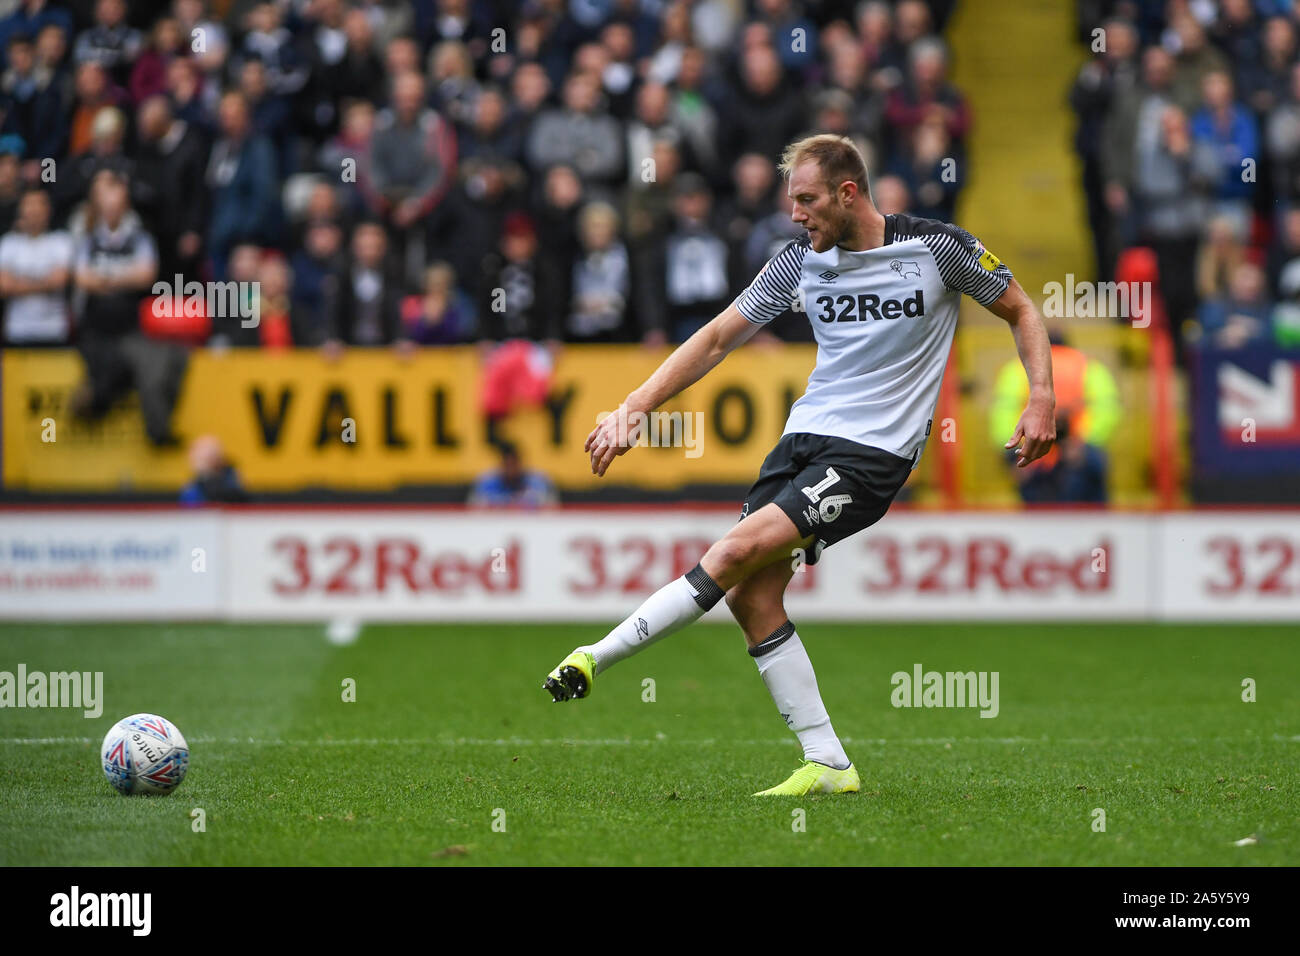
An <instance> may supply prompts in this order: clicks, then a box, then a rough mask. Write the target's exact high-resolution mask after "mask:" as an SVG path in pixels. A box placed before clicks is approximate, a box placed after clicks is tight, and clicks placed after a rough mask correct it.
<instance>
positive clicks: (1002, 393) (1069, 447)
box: [989, 328, 1123, 504]
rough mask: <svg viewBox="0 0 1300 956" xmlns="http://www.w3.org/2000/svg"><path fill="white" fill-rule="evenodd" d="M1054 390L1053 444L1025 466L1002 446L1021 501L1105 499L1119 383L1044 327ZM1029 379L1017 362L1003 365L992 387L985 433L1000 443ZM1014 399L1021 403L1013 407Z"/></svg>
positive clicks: (1120, 410)
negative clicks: (1054, 430) (1019, 463)
mask: <svg viewBox="0 0 1300 956" xmlns="http://www.w3.org/2000/svg"><path fill="white" fill-rule="evenodd" d="M1048 338H1049V340H1050V341H1051V343H1052V381H1053V383H1054V387H1055V390H1056V433H1057V444H1056V447H1054V448H1053V449H1052V450H1051V452H1050V453H1049V454H1048V455H1047V456H1046V457H1044V458H1042V459H1039V460H1038V461H1036V462H1033V463H1031V464H1030V465H1029V466H1028V467H1025V468H1019V467H1016V464H1015V462H1016V458H1015V455H1014V454H1012V453H1008V452H1005V449H1004V450H1003V453H1004V454H1003V457H1004V460H1005V461H1006V463H1007V465H1008V467H1009V468H1010V470H1011V474H1012V476H1013V477H1014V478H1015V481H1016V484H1017V487H1018V488H1019V491H1020V497H1021V500H1023V501H1024V502H1025V503H1026V504H1044V503H1049V502H1061V503H1093V504H1103V503H1105V501H1106V500H1107V489H1106V475H1107V470H1108V463H1107V457H1106V446H1107V444H1108V443H1109V442H1110V440H1111V438H1112V437H1113V436H1114V434H1115V430H1116V429H1117V428H1118V427H1119V423H1120V421H1121V419H1122V417H1123V405H1122V403H1121V401H1120V395H1119V387H1118V386H1117V385H1116V382H1115V377H1114V375H1113V374H1112V373H1111V371H1110V369H1108V368H1107V367H1106V366H1105V364H1104V363H1102V362H1100V361H1098V360H1097V359H1094V358H1091V357H1089V356H1088V355H1086V354H1085V353H1083V352H1081V351H1079V350H1078V349H1076V348H1073V347H1071V346H1070V345H1069V344H1068V343H1067V341H1066V338H1065V334H1064V332H1063V331H1062V330H1061V329H1060V328H1052V329H1049V330H1048ZM1028 394H1029V381H1028V379H1026V378H1025V372H1024V369H1023V368H1022V367H1021V366H1020V364H1019V363H1018V362H1015V361H1011V362H1008V363H1007V364H1005V365H1003V366H1002V368H1001V370H1000V371H999V372H998V375H997V378H996V380H995V382H994V386H993V401H992V403H991V405H990V407H989V437H990V438H991V439H992V440H994V441H996V442H997V443H998V444H999V446H1000V445H1001V444H1002V442H1003V440H1004V439H1005V437H1006V436H1007V435H1010V434H1012V432H1014V431H1015V428H1016V421H1017V419H1018V418H1019V416H1020V410H1021V409H1022V408H1023V407H1024V398H1025V396H1027V395H1028ZM1016 402H1019V403H1020V405H1019V406H1016V407H1013V406H1015V403H1016Z"/></svg>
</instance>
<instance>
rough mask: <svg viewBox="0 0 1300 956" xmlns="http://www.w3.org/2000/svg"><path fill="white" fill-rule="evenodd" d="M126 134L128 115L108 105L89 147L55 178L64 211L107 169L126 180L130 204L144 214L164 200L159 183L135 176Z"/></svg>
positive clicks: (57, 199) (57, 198) (99, 115)
mask: <svg viewBox="0 0 1300 956" xmlns="http://www.w3.org/2000/svg"><path fill="white" fill-rule="evenodd" d="M126 133H127V125H126V117H125V116H124V115H123V114H122V111H121V110H119V109H117V108H116V107H113V106H106V107H104V108H103V109H101V110H100V111H99V112H98V113H97V114H96V115H95V121H94V122H93V123H91V126H90V149H88V150H86V152H84V153H82V154H81V155H80V156H77V157H74V158H73V159H71V160H69V161H68V162H67V163H66V164H64V169H63V170H62V173H61V175H60V176H59V177H58V179H56V181H55V190H54V199H55V202H56V203H57V205H58V209H59V212H60V213H61V214H65V213H67V212H68V211H69V210H71V209H72V207H73V206H75V205H76V204H77V203H79V202H81V201H82V200H83V199H85V198H86V193H87V192H88V191H89V189H90V183H91V181H92V180H93V179H94V178H95V174H96V173H98V172H99V171H100V170H104V169H111V170H112V171H113V172H115V173H117V174H118V175H120V176H121V177H122V178H123V179H124V180H126V182H127V184H128V188H129V189H130V193H131V203H132V205H133V206H134V207H135V208H136V209H137V211H139V212H140V213H141V214H142V215H149V214H151V213H152V212H153V210H154V208H155V207H156V205H157V204H158V203H159V202H160V201H162V197H160V196H159V194H158V189H157V184H156V183H154V182H150V181H148V180H146V179H144V178H143V177H141V176H138V175H136V164H135V160H133V159H131V158H130V157H129V156H127V155H126V153H125V151H124V150H123V143H124V142H125V140H126ZM170 200H171V197H168V201H170Z"/></svg>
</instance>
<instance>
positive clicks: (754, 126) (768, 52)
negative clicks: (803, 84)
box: [721, 46, 808, 163]
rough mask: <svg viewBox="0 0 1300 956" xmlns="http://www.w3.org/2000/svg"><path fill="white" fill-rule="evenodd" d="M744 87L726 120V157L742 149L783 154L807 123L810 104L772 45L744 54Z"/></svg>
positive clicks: (730, 156) (753, 49)
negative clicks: (791, 80) (790, 78)
mask: <svg viewBox="0 0 1300 956" xmlns="http://www.w3.org/2000/svg"><path fill="white" fill-rule="evenodd" d="M741 69H742V80H741V85H740V89H739V90H738V91H737V92H736V95H735V96H734V97H733V98H732V101H731V102H730V103H729V104H728V105H727V109H726V112H725V113H724V114H723V115H724V120H723V123H724V125H723V129H722V130H721V133H722V140H723V157H724V159H725V161H726V162H727V163H732V162H734V161H735V160H736V158H737V157H739V156H740V154H741V153H761V154H762V155H764V156H779V155H780V153H781V150H782V149H783V148H784V147H785V145H786V144H787V143H789V142H790V140H791V139H793V138H794V137H795V136H796V135H797V134H798V133H799V132H800V131H802V130H803V128H804V126H805V124H806V123H807V109H808V104H807V103H806V102H805V101H804V96H803V94H802V92H801V91H800V90H799V88H798V86H797V85H796V84H793V83H791V82H788V81H787V79H786V77H785V74H784V72H783V70H782V68H781V59H780V57H779V56H778V55H777V53H776V51H775V50H773V49H772V48H771V47H770V46H754V47H751V48H749V49H747V50H745V51H744V53H742V54H741Z"/></svg>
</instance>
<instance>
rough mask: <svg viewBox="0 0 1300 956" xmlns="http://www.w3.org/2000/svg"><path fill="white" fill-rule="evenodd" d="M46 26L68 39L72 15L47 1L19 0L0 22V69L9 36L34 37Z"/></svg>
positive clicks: (71, 25)
mask: <svg viewBox="0 0 1300 956" xmlns="http://www.w3.org/2000/svg"><path fill="white" fill-rule="evenodd" d="M48 26H56V27H58V28H59V29H60V30H62V31H63V35H64V37H70V36H71V35H72V29H73V22H72V14H71V13H69V12H68V11H67V10H65V9H64V8H63V7H62V6H57V5H55V4H53V3H50V2H48V0H19V3H18V5H17V7H16V8H15V9H14V10H13V12H12V13H11V14H9V16H7V17H5V18H4V19H3V20H0V68H3V67H5V66H6V65H7V64H6V63H5V62H4V55H5V50H7V49H8V46H9V38H10V37H11V36H13V35H14V34H15V33H21V34H22V35H23V36H27V37H35V36H37V35H38V34H39V33H40V32H41V31H42V30H44V29H45V28H46V27H48Z"/></svg>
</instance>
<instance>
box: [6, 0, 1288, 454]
mask: <svg viewBox="0 0 1300 956" xmlns="http://www.w3.org/2000/svg"><path fill="white" fill-rule="evenodd" d="M950 6H951V2H950V0H929V2H924V0H895V2H884V0H865V2H855V0H821V2H806V3H804V2H799V0H522V2H504V0H475V2H470V0H409V2H395V0H275V2H265V0H132V2H131V3H130V4H128V3H126V2H125V0H73V2H68V3H55V2H52V0H0V235H3V238H2V239H0V294H3V296H4V298H5V300H6V301H5V307H6V314H5V320H4V337H5V340H6V342H8V343H10V344H23V345H46V344H55V345H63V344H68V343H76V344H77V345H78V347H79V348H81V350H82V352H83V354H84V355H85V356H86V359H87V367H88V369H89V370H90V380H89V382H88V385H87V388H86V389H85V390H84V393H83V394H81V395H80V396H79V397H78V402H79V406H80V407H81V409H82V410H83V411H85V412H87V413H88V414H93V413H95V411H96V410H97V409H102V408H103V407H105V406H106V404H107V403H111V402H112V401H113V400H114V398H115V396H116V395H118V394H120V392H121V390H122V389H123V388H125V387H128V386H129V385H130V384H132V383H133V384H134V385H135V386H136V387H139V388H140V389H141V392H142V396H143V393H144V391H145V388H146V382H147V383H148V386H147V387H148V389H149V391H150V392H151V393H152V394H153V396H154V399H155V402H154V404H155V405H156V414H155V415H154V416H153V417H154V420H153V422H152V423H151V425H150V434H151V436H152V437H154V438H155V440H158V441H165V440H166V439H167V435H166V422H165V410H166V407H167V405H168V402H169V401H170V400H171V398H173V397H174V392H175V388H176V380H177V377H178V376H179V375H180V374H182V373H183V354H180V353H178V351H177V350H178V349H183V347H184V346H187V345H195V344H202V343H207V344H213V345H216V344H225V345H232V346H249V347H284V346H291V345H292V346H307V347H320V348H323V349H326V350H328V351H329V352H331V353H337V352H338V350H340V349H343V348H346V347H348V346H377V345H396V346H398V347H399V348H402V349H409V348H412V347H418V346H436V345H443V344H454V343H468V342H483V343H493V342H502V341H505V340H508V339H523V340H531V341H534V342H546V343H548V345H549V346H550V347H551V348H552V349H554V348H558V347H561V343H570V342H643V343H646V344H648V345H659V344H663V343H669V342H680V341H682V340H683V339H684V338H686V337H687V336H689V335H690V334H691V333H692V332H693V331H694V330H695V329H697V328H698V327H699V326H700V325H701V324H703V323H704V322H705V321H707V320H708V319H710V318H711V317H712V316H713V315H714V314H716V312H718V311H719V310H720V309H721V308H722V307H723V306H725V304H726V303H727V302H728V301H730V299H731V298H732V297H734V295H735V294H736V293H737V292H738V291H739V289H741V288H743V286H744V285H745V284H747V283H748V282H749V281H750V279H752V277H753V276H754V274H755V273H756V272H757V271H758V269H760V268H761V267H762V265H763V263H764V262H765V261H766V260H767V258H768V257H769V256H770V255H771V254H772V253H773V252H774V251H775V250H776V249H778V248H779V247H780V246H781V245H782V244H784V242H786V241H787V240H788V239H789V238H792V237H793V236H795V235H796V234H798V232H799V230H798V229H797V227H795V226H794V224H793V223H791V222H790V220H789V206H788V201H787V200H786V197H785V194H784V188H783V186H782V184H781V183H780V182H779V176H778V174H777V171H776V168H775V164H776V162H777V160H778V158H779V153H780V150H781V148H782V147H783V146H784V145H785V144H786V143H788V142H789V141H791V140H792V139H794V138H796V137H798V136H800V135H802V134H805V133H808V132H812V131H833V132H840V133H844V134H846V135H849V136H852V137H854V138H855V140H857V141H858V142H859V143H860V145H861V146H862V148H863V149H864V152H865V153H866V155H867V157H868V160H869V163H870V166H871V169H872V170H873V174H874V176H875V181H874V184H873V186H874V192H875V196H876V199H877V203H878V205H879V206H880V207H881V209H882V210H883V211H885V212H899V211H909V212H912V213H914V214H917V215H922V216H933V217H936V218H940V219H945V220H947V219H951V218H952V210H953V204H954V201H955V198H956V195H957V192H958V190H959V189H960V188H961V178H960V177H959V176H955V175H953V172H954V171H961V170H963V169H964V163H963V162H962V158H963V138H964V137H965V135H966V132H967V129H968V127H969V124H970V115H969V110H968V108H967V105H966V103H965V101H964V99H963V97H962V95H961V93H960V92H959V91H957V90H956V89H954V88H953V86H952V85H951V84H950V82H949V81H948V79H947V72H948V58H947V52H946V50H945V47H944V45H943V43H942V42H941V41H940V40H939V39H938V35H939V32H940V31H941V29H942V27H943V24H944V21H945V19H946V17H947V16H948V13H949V8H950ZM1112 85H1113V84H1112ZM945 159H956V160H957V162H956V163H955V164H953V163H946V164H945V163H944V160H945ZM1298 225H1300V224H1298ZM1296 238H1297V240H1300V229H1298V230H1297V237H1296ZM176 276H181V277H183V279H184V280H185V281H187V282H188V281H191V280H200V281H214V282H227V281H236V282H240V283H248V285H247V287H246V288H248V289H250V290H252V291H251V292H249V293H248V294H249V295H255V296H256V297H257V302H256V306H257V314H258V316H259V321H258V322H257V323H256V325H251V324H250V323H246V322H241V321H240V318H239V316H236V315H208V316H199V317H197V318H196V317H193V316H191V317H188V318H189V319H191V321H188V322H178V323H174V324H171V325H169V324H168V323H166V322H161V321H159V322H155V321H152V320H151V319H150V318H149V310H148V309H147V305H148V303H149V302H150V298H149V292H150V288H151V287H152V285H153V283H154V282H155V281H156V280H157V279H159V278H161V279H162V280H164V281H166V282H168V283H172V282H174V281H175V277H176ZM241 288H245V287H243V286H241ZM142 315H143V317H144V320H143V322H142ZM773 328H774V330H775V334H777V335H780V336H783V337H788V338H791V339H807V338H810V332H809V330H808V328H807V323H806V322H803V321H783V322H778V323H775V324H774V326H773ZM769 334H772V333H769ZM145 412H146V419H147V421H148V420H149V418H150V409H149V408H147V407H146V408H145Z"/></svg>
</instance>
